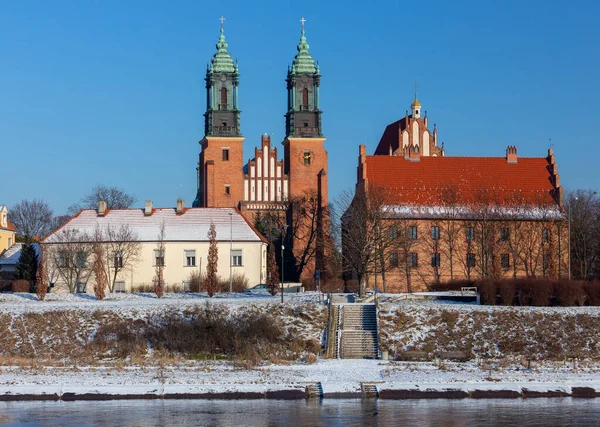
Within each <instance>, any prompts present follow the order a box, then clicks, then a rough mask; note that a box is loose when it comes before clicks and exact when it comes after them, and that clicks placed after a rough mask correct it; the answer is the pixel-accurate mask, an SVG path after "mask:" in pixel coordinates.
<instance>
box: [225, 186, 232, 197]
mask: <svg viewBox="0 0 600 427" xmlns="http://www.w3.org/2000/svg"><path fill="white" fill-rule="evenodd" d="M225 194H227V195H230V194H231V187H230V186H229V185H226V186H225Z"/></svg>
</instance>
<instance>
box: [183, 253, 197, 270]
mask: <svg viewBox="0 0 600 427" xmlns="http://www.w3.org/2000/svg"><path fill="white" fill-rule="evenodd" d="M185 266H186V267H195V266H196V251H195V250H191V251H188V250H186V251H185Z"/></svg>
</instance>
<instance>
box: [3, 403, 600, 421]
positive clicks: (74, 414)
mask: <svg viewBox="0 0 600 427" xmlns="http://www.w3.org/2000/svg"><path fill="white" fill-rule="evenodd" d="M46 425H48V426H69V427H71V426H94V427H96V426H103V427H104V426H106V427H108V426H110V427H112V426H132V427H133V426H140V427H141V426H144V427H146V426H175V427H182V426H246V425H248V426H294V425H306V426H327V427H333V426H363V425H364V426H450V427H454V426H544V427H549V426H575V425H576V426H594V425H596V426H597V425H600V401H599V400H598V399H589V400H588V399H571V398H563V399H559V398H555V399H530V400H521V399H507V400H504V399H490V400H473V399H463V400H443V399H435V400H402V401H401V400H375V399H367V400H360V399H324V400H321V401H319V400H317V399H312V400H306V401H305V400H294V401H283V400H135V401H102V402H0V426H2V427H5V426H46Z"/></svg>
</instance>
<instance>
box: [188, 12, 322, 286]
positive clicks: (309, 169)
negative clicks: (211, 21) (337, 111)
mask: <svg viewBox="0 0 600 427" xmlns="http://www.w3.org/2000/svg"><path fill="white" fill-rule="evenodd" d="M227 47H228V45H227V43H226V41H225V35H224V32H223V27H222V26H221V35H220V37H219V42H218V43H217V52H216V53H215V55H214V56H213V58H212V61H211V64H210V66H209V67H208V69H207V71H206V78H205V81H206V113H205V114H204V117H205V135H204V138H203V139H202V140H201V141H200V145H201V147H202V150H201V152H200V156H199V162H198V168H197V177H198V191H197V194H196V199H195V200H194V204H193V206H195V207H236V208H238V209H240V211H241V212H242V214H243V215H244V216H246V218H247V219H248V220H250V221H251V222H253V223H254V221H255V220H256V217H257V216H258V217H260V216H261V215H264V214H269V215H272V216H273V217H276V218H278V219H279V225H283V224H284V223H287V225H288V228H287V230H286V231H285V233H284V239H286V240H287V242H285V241H284V243H286V244H285V247H286V250H288V249H290V250H289V251H288V252H289V253H288V254H287V255H286V256H287V257H289V258H290V259H289V260H286V264H287V265H286V271H288V272H289V273H288V274H286V275H285V279H286V280H288V279H289V280H298V279H299V277H298V276H301V277H302V278H307V277H312V275H313V272H314V270H315V268H319V265H320V263H322V250H321V249H317V248H318V247H319V248H320V247H322V244H320V241H321V240H322V239H323V238H324V236H323V235H322V230H323V229H327V226H326V225H325V224H323V211H324V210H326V209H327V204H328V199H327V151H326V150H325V138H324V137H323V132H322V121H321V114H322V111H321V109H320V101H319V90H320V81H321V74H320V71H319V67H318V65H316V64H315V61H314V60H313V58H312V57H311V55H310V53H309V52H308V48H309V46H308V43H307V42H306V37H305V32H304V22H303V23H302V33H301V37H300V43H299V44H298V47H297V49H298V53H297V54H296V56H295V58H294V60H293V62H292V66H291V68H290V69H288V73H287V79H286V82H287V87H286V89H287V95H288V96H287V108H286V114H285V118H286V120H285V139H284V140H283V141H282V145H283V159H281V160H279V158H278V150H277V148H275V147H273V146H272V145H271V142H272V141H271V137H270V136H268V135H266V134H265V135H263V136H262V137H261V144H260V146H259V147H256V148H255V149H254V157H253V158H251V159H249V160H248V161H247V162H245V163H244V159H243V144H244V137H243V136H242V133H241V127H240V118H241V110H240V108H239V105H238V86H239V69H238V66H237V64H234V61H233V59H232V58H231V56H230V54H229V52H228V51H227ZM307 199H308V200H309V201H311V202H314V206H316V209H315V211H314V212H312V211H311V212H312V214H313V215H314V216H315V218H314V219H316V220H317V227H314V226H312V227H308V226H307V224H308V223H312V222H313V221H312V219H309V218H304V217H305V216H306V215H308V214H306V211H307V209H306V208H304V207H302V206H300V205H301V204H302V201H306V200H307ZM296 201H300V203H297V202H296ZM292 202H293V203H292ZM293 209H296V210H297V211H301V212H300V213H299V212H293ZM299 216H301V217H302V218H300V220H299V222H298V221H294V218H296V219H297V218H298V217H299ZM307 228H310V230H311V231H310V232H305V230H306V229H307ZM303 230H304V231H303ZM317 230H318V232H317ZM307 233H308V234H310V238H307V236H306V234H307ZM317 234H318V236H317ZM313 235H314V236H313ZM274 240H275V239H274ZM280 247H281V240H280V242H279V246H278V249H279V248H280ZM307 248H308V249H310V250H308V251H307ZM292 255H293V256H292ZM288 265H289V266H291V267H292V268H291V269H290V268H287V266H288ZM294 276H296V277H294Z"/></svg>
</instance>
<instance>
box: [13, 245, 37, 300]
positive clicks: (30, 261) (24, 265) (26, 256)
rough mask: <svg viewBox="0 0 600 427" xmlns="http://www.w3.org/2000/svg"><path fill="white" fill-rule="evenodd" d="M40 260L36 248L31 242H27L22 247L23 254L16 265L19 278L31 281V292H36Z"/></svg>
mask: <svg viewBox="0 0 600 427" xmlns="http://www.w3.org/2000/svg"><path fill="white" fill-rule="evenodd" d="M37 268H38V260H37V255H36V253H35V248H34V247H33V245H32V244H31V243H25V244H24V245H23V248H22V249H21V256H20V257H19V262H18V263H17V265H16V269H17V278H19V279H22V280H27V281H28V282H29V286H30V289H29V292H35V280H36V275H37Z"/></svg>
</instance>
